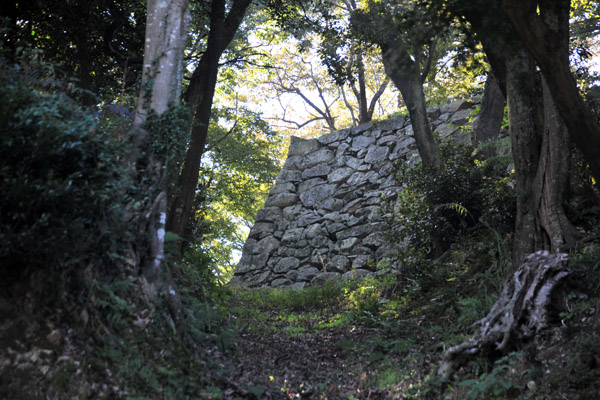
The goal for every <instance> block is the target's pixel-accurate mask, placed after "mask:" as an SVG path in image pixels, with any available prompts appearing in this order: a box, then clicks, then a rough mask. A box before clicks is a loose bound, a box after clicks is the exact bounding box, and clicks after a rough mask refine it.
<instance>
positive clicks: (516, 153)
mask: <svg viewBox="0 0 600 400" xmlns="http://www.w3.org/2000/svg"><path fill="white" fill-rule="evenodd" d="M538 89H539V85H538V82H537V79H536V73H535V64H534V62H533V59H532V58H531V56H530V55H529V54H528V53H527V51H525V50H524V49H520V50H519V49H515V50H514V51H513V52H512V54H510V55H509V56H508V62H507V77H506V91H507V96H508V101H507V102H508V118H509V123H510V127H509V135H510V139H511V144H512V153H513V159H514V163H515V177H516V179H515V180H516V185H515V186H516V187H515V190H516V192H517V215H516V223H515V236H514V243H513V264H514V265H520V264H521V262H522V261H523V259H524V258H525V255H527V254H530V253H533V252H534V251H536V250H541V249H547V248H548V247H547V246H548V243H547V241H546V239H545V237H544V235H543V232H542V228H541V226H542V225H541V220H540V217H539V212H538V211H539V205H540V196H541V191H540V188H539V185H537V181H536V177H537V176H538V168H539V159H540V150H541V146H542V118H543V116H542V114H541V112H540V111H541V110H540V104H539V102H538V96H537V93H539V92H538Z"/></svg>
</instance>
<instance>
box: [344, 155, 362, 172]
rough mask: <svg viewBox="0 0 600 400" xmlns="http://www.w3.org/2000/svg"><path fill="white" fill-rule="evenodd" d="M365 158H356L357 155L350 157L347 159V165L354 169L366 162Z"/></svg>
mask: <svg viewBox="0 0 600 400" xmlns="http://www.w3.org/2000/svg"><path fill="white" fill-rule="evenodd" d="M364 162H365V161H364V160H361V159H360V158H355V157H349V158H348V159H347V160H346V165H347V166H348V167H350V168H352V169H357V168H358V167H360V166H361V165H363V164H364Z"/></svg>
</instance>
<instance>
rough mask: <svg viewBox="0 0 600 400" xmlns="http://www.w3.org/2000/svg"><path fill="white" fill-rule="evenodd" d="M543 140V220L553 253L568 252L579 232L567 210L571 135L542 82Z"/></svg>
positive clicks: (541, 178) (541, 159) (541, 179)
mask: <svg viewBox="0 0 600 400" xmlns="http://www.w3.org/2000/svg"><path fill="white" fill-rule="evenodd" d="M543 92H544V94H543V99H544V141H543V143H542V151H541V157H540V167H539V171H540V174H541V176H539V177H538V181H539V185H540V186H541V188H542V196H541V199H540V200H541V204H540V218H541V222H542V226H543V228H544V231H545V232H546V234H547V236H548V238H549V240H550V248H551V249H552V251H553V252H561V251H567V250H569V249H570V248H572V247H573V246H574V245H575V243H576V241H577V236H578V233H577V230H576V229H575V227H574V226H573V224H571V221H569V219H568V218H567V215H566V213H565V209H564V203H565V196H566V191H567V188H568V185H569V172H570V165H571V143H570V140H569V133H568V131H567V128H566V126H565V124H564V122H563V120H562V118H561V117H560V115H559V113H558V110H556V107H555V105H554V101H553V100H552V95H551V94H550V91H549V89H548V85H547V83H546V80H545V79H543Z"/></svg>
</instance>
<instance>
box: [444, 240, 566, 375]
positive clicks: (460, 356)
mask: <svg viewBox="0 0 600 400" xmlns="http://www.w3.org/2000/svg"><path fill="white" fill-rule="evenodd" d="M568 276H569V270H568V268H567V256H566V254H550V253H549V252H547V251H539V252H537V253H534V254H531V255H529V256H528V257H527V259H526V260H525V262H524V263H523V264H522V265H521V266H520V268H519V269H518V270H517V271H516V272H515V273H514V275H513V276H512V277H511V279H509V280H508V281H507V282H506V283H505V284H504V289H503V290H502V294H501V295H500V298H499V299H498V301H496V303H495V304H494V306H493V307H492V309H491V310H490V312H489V313H488V315H487V316H486V317H485V318H483V319H481V320H480V321H478V322H476V323H475V326H479V332H477V334H476V335H475V336H474V337H473V338H472V339H471V340H469V341H467V342H465V343H462V344H460V345H458V346H454V347H451V348H450V349H448V351H446V353H445V354H444V357H443V359H442V362H441V363H440V365H439V367H438V369H437V374H438V376H440V377H441V378H442V379H443V380H448V379H449V378H450V376H451V375H452V374H453V373H454V372H455V371H456V370H457V369H458V368H460V367H461V366H462V365H464V364H465V363H466V362H468V361H469V360H472V359H474V358H476V357H488V358H491V359H496V358H499V356H500V355H503V354H507V353H508V352H510V351H512V350H514V349H515V348H518V347H519V345H520V344H522V343H523V342H525V341H526V340H532V339H534V340H535V339H536V336H537V335H538V334H539V333H540V332H542V331H543V330H544V329H545V328H547V326H548V324H549V321H550V318H549V311H550V306H551V303H552V294H553V292H554V291H555V289H556V288H557V286H558V285H559V284H560V283H561V282H562V281H563V280H564V279H565V278H567V277H568Z"/></svg>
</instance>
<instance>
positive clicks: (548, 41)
mask: <svg viewBox="0 0 600 400" xmlns="http://www.w3.org/2000/svg"><path fill="white" fill-rule="evenodd" d="M501 3H502V6H503V8H504V11H505V13H506V15H507V16H508V19H509V20H510V22H511V23H512V25H513V27H514V29H515V31H516V32H517V33H518V34H519V37H520V39H521V40H522V42H523V44H524V45H525V47H526V48H527V50H528V51H529V52H530V53H531V55H532V56H533V58H534V59H535V60H536V61H537V63H538V65H539V67H540V70H541V71H542V73H543V75H544V77H545V78H546V82H547V83H548V89H549V91H550V93H552V98H553V99H554V102H555V104H556V108H557V109H558V112H559V113H560V115H561V117H562V118H563V120H564V122H565V124H566V126H567V129H568V131H569V135H570V136H571V139H572V140H573V142H574V143H575V144H576V145H577V146H578V147H579V149H580V150H581V152H582V154H583V156H584V157H585V159H586V161H587V162H588V164H589V166H590V169H591V170H592V174H593V175H594V177H595V178H596V180H600V124H598V121H597V119H596V117H595V116H594V115H593V114H592V112H591V111H590V109H589V108H588V107H587V105H586V104H585V102H584V101H583V98H582V97H581V95H580V93H579V89H578V88H577V83H576V82H575V78H574V77H573V74H572V73H571V69H570V63H569V48H568V37H569V36H568V35H569V30H568V10H569V6H570V1H569V0H546V1H537V0H501ZM538 5H539V10H540V14H539V15H538ZM548 13H550V14H552V13H554V14H560V15H567V20H566V26H567V29H565V28H564V26H565V24H564V23H561V24H559V25H557V27H558V28H557V27H554V29H553V27H551V26H549V25H548V21H545V20H544V17H545V15H546V14H548ZM565 38H566V40H565Z"/></svg>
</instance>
